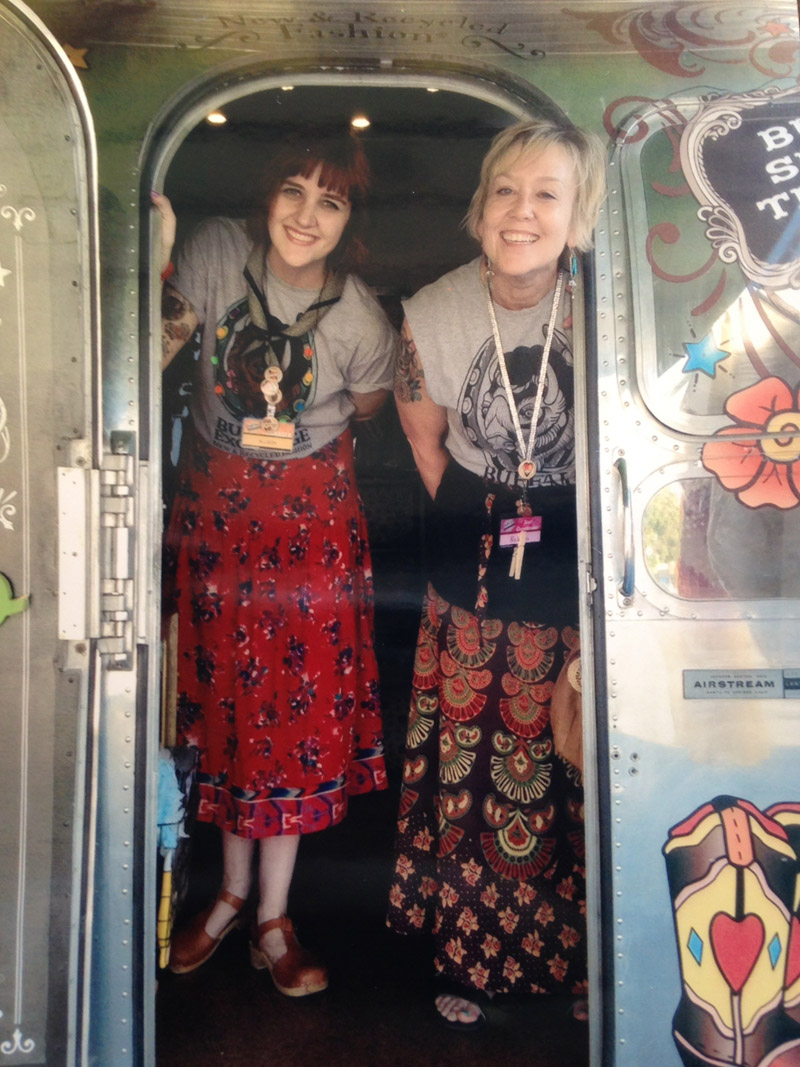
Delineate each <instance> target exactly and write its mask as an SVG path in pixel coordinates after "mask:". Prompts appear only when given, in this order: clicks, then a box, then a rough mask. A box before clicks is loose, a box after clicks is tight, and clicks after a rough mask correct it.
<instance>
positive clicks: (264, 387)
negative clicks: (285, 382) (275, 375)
mask: <svg viewBox="0 0 800 1067" xmlns="http://www.w3.org/2000/svg"><path fill="white" fill-rule="evenodd" d="M261 392H262V394H263V397H264V399H265V400H266V402H267V403H268V404H278V403H279V402H280V400H281V399H282V397H283V394H282V393H281V391H280V389H279V388H278V383H277V382H268V381H263V382H262V383H261Z"/></svg>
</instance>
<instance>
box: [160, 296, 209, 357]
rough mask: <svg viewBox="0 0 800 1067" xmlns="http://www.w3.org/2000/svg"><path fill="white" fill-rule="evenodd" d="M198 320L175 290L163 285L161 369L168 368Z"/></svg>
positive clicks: (186, 302)
mask: <svg viewBox="0 0 800 1067" xmlns="http://www.w3.org/2000/svg"><path fill="white" fill-rule="evenodd" d="M199 321H200V320H199V319H198V317H197V313H196V312H195V310H194V308H193V307H192V305H191V304H190V303H189V301H188V300H187V299H186V298H185V297H183V296H181V294H180V293H179V292H178V291H177V289H173V288H172V286H171V285H165V286H164V289H163V292H162V294H161V369H162V370H163V369H164V368H165V367H168V366H169V365H170V363H171V362H172V360H173V359H174V358H175V356H177V354H178V353H179V352H180V350H181V349H182V348H183V346H184V345H185V344H186V342H187V341H188V340H189V339H190V338H191V336H192V334H193V333H194V331H195V330H196V329H197V326H198V323H199Z"/></svg>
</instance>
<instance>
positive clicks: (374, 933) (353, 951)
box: [156, 75, 588, 1067]
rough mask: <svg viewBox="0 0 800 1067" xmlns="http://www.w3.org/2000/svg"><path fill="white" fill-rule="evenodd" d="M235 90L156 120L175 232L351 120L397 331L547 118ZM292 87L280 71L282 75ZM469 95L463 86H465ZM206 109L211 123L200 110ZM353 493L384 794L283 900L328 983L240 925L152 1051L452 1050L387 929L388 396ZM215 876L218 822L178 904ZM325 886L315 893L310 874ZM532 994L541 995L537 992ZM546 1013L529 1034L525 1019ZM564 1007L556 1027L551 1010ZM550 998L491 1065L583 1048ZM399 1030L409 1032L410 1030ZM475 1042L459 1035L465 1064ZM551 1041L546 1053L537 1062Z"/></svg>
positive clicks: (400, 590)
mask: <svg viewBox="0 0 800 1067" xmlns="http://www.w3.org/2000/svg"><path fill="white" fill-rule="evenodd" d="M261 81H262V86H263V87H259V88H258V90H257V91H251V92H249V93H248V95H242V96H239V97H237V98H235V99H228V98H225V99H223V100H217V99H214V98H212V97H209V98H208V100H207V101H206V103H205V104H204V106H203V108H202V109H201V108H200V107H199V106H197V105H195V107H194V108H193V110H192V113H191V118H190V119H189V120H188V121H187V122H186V123H185V125H184V127H183V130H182V132H178V131H175V132H174V133H173V137H172V142H171V144H170V145H169V146H167V148H166V150H165V152H164V157H165V159H166V157H167V156H168V157H169V165H168V166H162V167H161V170H160V183H159V179H158V174H159V172H158V170H157V171H156V173H157V177H156V185H159V184H163V189H164V191H165V193H166V194H167V195H168V196H169V197H170V199H171V200H172V203H173V205H174V207H175V210H176V214H177V217H178V223H179V229H178V243H179V244H180V242H181V240H182V239H184V238H185V236H186V234H187V233H188V232H189V231H190V230H191V228H192V226H193V225H195V224H196V223H197V222H199V221H200V220H201V219H204V218H206V217H209V216H213V215H225V216H229V217H236V218H242V217H246V216H247V215H248V214H249V212H250V210H251V207H252V199H251V198H252V190H253V189H254V188H255V187H256V186H257V178H258V175H259V172H260V170H261V167H262V166H263V162H264V160H265V158H266V156H267V154H268V153H269V151H270V149H271V147H272V146H273V145H274V144H276V143H278V142H279V141H280V140H281V138H283V137H285V136H286V134H287V133H288V132H290V131H291V130H293V129H296V128H297V127H302V126H303V125H308V124H314V125H318V124H323V125H325V124H331V125H333V126H338V127H342V128H343V127H346V126H347V125H348V124H349V123H350V122H351V121H352V120H353V119H354V118H355V117H356V116H364V117H366V118H367V119H368V120H369V126H368V127H367V128H366V129H364V130H363V131H362V133H361V139H362V142H363V144H364V147H365V150H366V152H367V155H368V158H369V161H370V165H371V168H372V172H373V182H372V189H371V194H370V199H369V213H368V228H367V234H366V244H367V248H368V250H369V259H368V261H367V264H366V267H365V269H364V270H363V271H362V275H363V277H364V279H365V280H366V281H367V282H368V284H370V285H371V286H372V287H373V288H374V289H375V291H376V292H377V294H378V295H379V298H380V300H381V302H382V304H383V305H384V307H385V309H386V311H387V314H388V315H389V317H390V319H391V320H392V321H393V322H394V324H395V325H396V326H399V324H400V321H401V317H402V309H401V304H400V302H401V300H402V299H403V298H404V297H407V296H410V295H411V294H412V293H414V292H415V291H416V290H417V289H419V288H420V287H421V286H422V285H425V284H427V283H428V282H430V281H433V280H434V279H435V278H437V277H439V276H440V275H441V274H443V273H445V272H446V271H448V270H450V269H452V268H453V267H455V266H458V265H459V264H461V263H464V262H466V261H467V260H469V259H471V258H472V257H473V256H474V255H475V254H476V251H477V249H476V246H475V245H474V243H473V242H472V241H471V240H470V239H469V238H468V237H467V236H466V234H465V233H464V232H463V231H462V230H461V228H460V222H461V219H462V217H463V215H464V213H465V211H466V208H467V205H468V203H469V199H470V197H471V195H472V192H473V191H474V189H475V187H476V185H477V181H478V174H479V169H480V162H481V159H482V157H483V155H484V153H485V151H486V149H487V147H488V145H489V142H490V141H491V139H492V137H493V136H494V135H495V134H496V133H497V132H499V130H500V129H502V128H503V127H505V126H506V125H508V124H510V123H511V122H513V121H515V120H516V119H517V118H519V117H522V116H523V115H525V114H531V113H533V114H535V113H540V114H549V115H552V114H557V113H558V109H557V108H555V107H554V106H553V104H552V103H550V102H549V101H546V100H544V99H538V98H535V97H533V96H532V95H530V94H531V90H530V87H528V88H527V94H526V98H525V99H523V98H522V97H519V98H516V97H515V96H514V95H513V94H509V93H505V92H501V91H500V90H497V91H494V90H489V91H487V88H486V85H485V84H483V85H479V83H477V82H475V83H473V84H472V85H471V86H469V85H468V84H466V83H465V80H460V79H456V78H435V77H431V78H430V79H427V78H424V79H423V78H420V77H419V76H418V75H415V76H412V77H409V78H407V79H405V80H403V79H401V78H400V77H397V76H384V77H381V76H379V75H375V76H364V75H359V76H355V77H351V78H347V77H345V76H343V77H342V78H341V79H334V78H331V77H330V76H322V75H314V76H309V75H306V76H305V80H304V79H303V77H301V76H299V77H297V78H289V77H287V76H285V75H283V76H282V77H281V82H280V84H278V82H277V80H276V79H272V80H271V81H269V82H267V83H266V84H263V83H264V81H265V80H264V79H262V80H261ZM292 82H295V84H292ZM470 90H471V91H470ZM212 111H217V112H219V113H221V115H222V117H223V118H224V120H225V121H224V122H219V121H217V122H212V121H209V119H208V115H210V113H211V112H212ZM192 359H193V354H192V352H191V351H184V353H183V354H182V357H180V361H178V360H176V361H175V363H174V364H173V365H172V366H171V367H170V368H169V370H168V372H167V374H166V375H165V378H164V383H163V409H162V410H163V417H162V430H163V435H162V454H163V462H162V470H163V488H164V509H165V514H166V513H168V511H169V505H170V498H171V494H172V492H173V473H174V464H175V461H176V459H177V455H178V452H179V448H180V440H181V437H182V427H183V420H184V419H185V417H186V413H187V409H186V396H187V390H188V388H190V386H189V385H188V382H189V379H190V378H191V361H192ZM356 468H357V473H358V479H359V490H360V493H361V496H362V499H363V500H364V504H365V508H366V511H367V518H368V523H369V532H370V543H371V550H372V557H373V568H374V575H375V597H376V645H377V651H378V659H379V668H380V674H381V692H382V704H383V716H384V730H385V743H386V754H387V766H388V772H389V789H388V791H386V792H384V793H378V794H374V793H373V794H369V795H367V796H365V797H361V798H355V799H354V800H353V801H352V802H351V805H350V809H349V814H348V817H347V818H346V819H345V821H344V822H343V823H342V824H341V825H339V826H337V827H335V828H333V829H331V830H328V831H326V832H325V833H321V834H309V835H306V836H305V837H304V838H303V841H302V844H301V848H300V856H299V859H298V865H297V869H296V872H295V878H294V882H293V888H292V896H291V901H290V910H291V911H292V914H293V916H294V917H295V919H296V921H297V923H298V924H299V925H300V927H301V931H302V935H303V937H304V940H305V941H306V942H307V943H308V944H309V946H310V947H312V948H313V949H314V950H315V951H316V952H318V953H319V955H320V956H321V957H323V958H324V959H325V960H326V963H327V965H328V967H329V971H330V978H331V985H330V988H329V989H328V990H327V991H326V993H324V994H322V995H320V996H316V997H312V998H308V1000H300V1001H294V1000H288V999H287V998H285V997H282V996H281V995H280V994H279V993H277V992H276V991H275V989H274V988H273V987H272V985H271V983H270V981H269V979H268V978H265V975H264V974H257V973H256V972H254V971H252V970H251V968H250V967H249V964H248V962H247V945H246V935H245V934H242V935H241V936H239V935H238V934H237V935H233V936H231V937H230V938H228V939H226V941H225V942H224V943H223V945H222V946H221V947H220V949H219V950H218V952H217V953H216V954H215V955H214V957H213V958H212V960H210V961H209V962H208V963H207V964H205V965H204V966H203V967H202V968H201V969H200V970H198V971H197V972H194V973H192V974H190V975H186V976H181V977H178V976H174V975H171V974H169V973H168V972H164V973H163V974H162V976H161V977H160V980H159V990H158V996H157V1061H158V1063H159V1064H172V1063H178V1062H193V1063H197V1064H198V1065H202V1064H205V1063H209V1064H210V1063H212V1062H213V1063H218V1062H221V1057H225V1062H240V1061H241V1062H245V1060H246V1059H249V1058H252V1055H253V1053H254V1052H259V1054H261V1053H262V1052H263V1054H264V1055H265V1056H266V1055H267V1050H269V1051H268V1060H269V1062H284V1063H289V1064H290V1063H296V1062H314V1063H337V1064H346V1063H349V1062H352V1063H367V1062H369V1063H393V1064H404V1063H409V1064H410V1063H416V1062H417V1060H418V1058H419V1056H420V1054H421V1052H422V1051H423V1050H424V1052H425V1054H426V1055H427V1056H429V1057H430V1058H431V1059H432V1061H433V1062H437V1063H441V1064H447V1063H450V1062H452V1063H456V1061H458V1062H459V1063H460V1064H463V1063H464V1062H472V1061H470V1060H469V1058H468V1054H467V1058H466V1060H465V1049H463V1048H462V1047H461V1043H460V1041H459V1042H458V1045H457V1046H454V1045H453V1041H452V1038H451V1037H450V1036H449V1035H448V1032H447V1031H446V1030H444V1029H443V1028H441V1027H440V1026H439V1025H438V1022H437V1019H436V1018H435V1016H434V1012H433V1007H432V1003H431V992H430V987H429V985H428V978H429V972H430V954H429V953H428V952H426V951H425V949H424V948H423V949H422V950H421V951H419V950H415V948H414V947H413V946H410V945H407V944H404V943H403V940H401V939H397V938H395V937H394V936H393V935H391V934H389V933H388V932H386V931H385V928H384V920H383V915H384V910H385V898H386V893H387V891H388V883H389V876H390V873H391V844H392V837H393V829H394V820H395V813H396V809H397V796H398V792H399V785H400V772H401V766H402V753H403V745H404V740H405V728H406V719H407V707H408V694H409V689H410V679H411V668H412V663H413V652H414V644H415V639H416V631H417V626H418V621H419V608H420V603H421V598H422V594H423V591H424V581H425V565H424V558H423V550H422V537H421V529H422V524H423V523H424V521H425V499H424V494H423V491H422V490H421V488H420V483H419V480H418V478H417V475H416V472H415V469H414V464H413V461H412V458H411V454H410V450H409V449H408V447H407V445H406V442H405V439H404V437H403V434H402V431H401V429H400V427H399V423H398V420H397V416H396V412H395V410H394V405H393V402H392V401H390V402H389V403H388V404H387V406H386V408H385V409H384V410H383V411H382V413H381V414H380V416H378V418H377V419H376V420H374V421H373V423H370V424H368V425H367V426H366V427H365V428H364V429H363V430H362V431H361V432H360V433H359V438H358V441H357V444H356ZM219 878H220V860H219V854H218V841H217V832H216V830H215V829H214V828H209V827H205V826H201V825H198V826H196V827H195V829H194V833H193V846H192V850H191V862H190V864H189V878H188V892H187V899H186V902H185V910H186V911H187V913H190V912H191V911H192V910H197V909H198V908H199V907H202V906H203V905H204V903H205V902H206V901H208V900H210V899H213V896H214V894H215V893H216V891H217V888H218V884H219ZM322 887H324V888H322ZM542 999H543V1000H549V999H550V998H542ZM545 1020H549V1024H545V1025H546V1030H547V1032H546V1034H543V1030H542V1025H543V1022H544V1021H545ZM568 1020H569V1015H568V1008H567V1007H566V1006H565V1007H564V1012H563V1023H564V1024H568ZM561 1022H562V1019H561V1018H560V1016H559V1017H558V1018H554V1017H553V1011H552V1008H548V1007H547V1005H541V1006H537V1005H536V1004H535V1003H534V1002H532V1003H531V1005H530V1006H529V1007H528V1008H527V1009H523V1010H522V1011H519V1010H517V1011H510V1012H509V1016H508V1027H507V1029H506V1030H504V1032H503V1033H502V1034H500V1035H498V1034H497V1033H496V1032H495V1033H494V1034H493V1035H492V1037H491V1038H490V1041H491V1048H492V1052H493V1054H494V1055H498V1054H500V1055H504V1057H505V1059H506V1060H507V1062H509V1063H530V1062H532V1060H531V1055H532V1054H534V1055H535V1054H537V1053H540V1054H541V1056H542V1058H541V1060H536V1061H535V1062H537V1063H539V1062H540V1063H542V1064H543V1065H544V1064H548V1063H551V1062H552V1063H565V1062H569V1063H570V1064H572V1065H574V1067H579V1065H580V1064H581V1063H583V1062H588V1053H587V1050H586V1047H585V1046H586V1043H587V1035H586V1032H585V1028H584V1032H583V1033H581V1032H580V1031H578V1032H577V1033H575V1032H574V1029H573V1032H571V1033H570V1032H569V1031H570V1027H569V1026H568V1025H564V1026H562V1025H560V1024H561ZM410 1035H413V1036H410ZM488 1048H489V1046H488V1045H486V1044H484V1042H483V1039H481V1040H479V1042H478V1043H477V1044H475V1046H474V1055H475V1056H476V1059H475V1061H474V1062H478V1060H479V1059H480V1058H481V1057H485V1056H486V1055H487V1052H488ZM551 1053H552V1059H550V1058H548V1057H549V1056H550V1054H551Z"/></svg>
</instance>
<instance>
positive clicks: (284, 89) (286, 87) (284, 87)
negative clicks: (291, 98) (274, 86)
mask: <svg viewBox="0 0 800 1067" xmlns="http://www.w3.org/2000/svg"><path fill="white" fill-rule="evenodd" d="M292 89H294V86H293V85H282V86H281V92H282V93H290V92H291V91H292Z"/></svg>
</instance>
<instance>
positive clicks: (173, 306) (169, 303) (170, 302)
mask: <svg viewBox="0 0 800 1067" xmlns="http://www.w3.org/2000/svg"><path fill="white" fill-rule="evenodd" d="M188 310H189V305H188V304H187V302H186V301H185V300H184V298H183V297H182V296H181V294H180V293H179V292H177V291H176V290H175V289H173V288H172V286H171V285H165V286H164V289H163V291H162V293H161V318H162V319H164V321H165V322H177V321H178V320H179V319H182V318H183V317H184V316H185V315H186V312H187V311H188Z"/></svg>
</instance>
